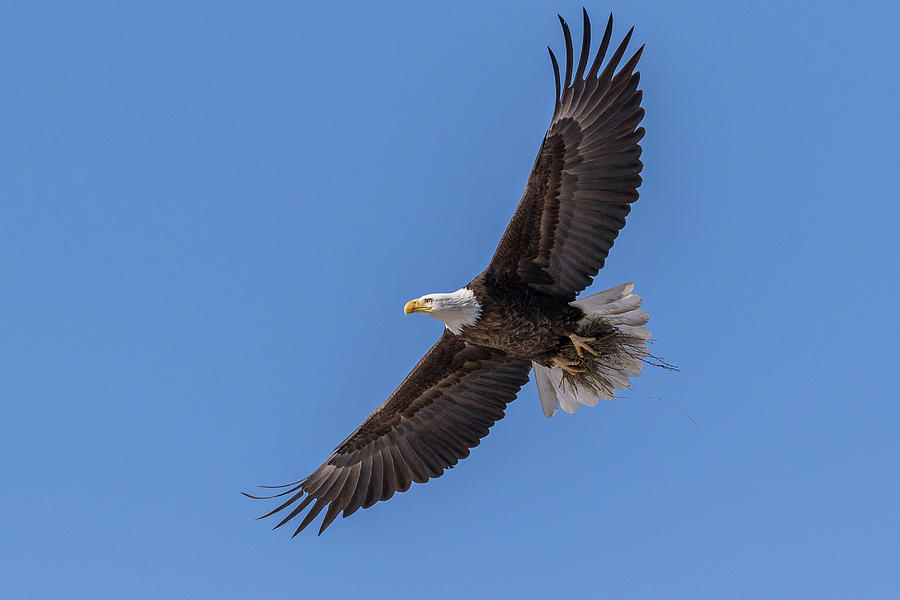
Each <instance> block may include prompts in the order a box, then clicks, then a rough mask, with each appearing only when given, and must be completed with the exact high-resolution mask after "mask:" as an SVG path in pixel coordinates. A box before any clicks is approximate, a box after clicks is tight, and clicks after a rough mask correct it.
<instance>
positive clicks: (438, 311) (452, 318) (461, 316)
mask: <svg viewBox="0 0 900 600" xmlns="http://www.w3.org/2000/svg"><path fill="white" fill-rule="evenodd" d="M423 297H428V298H433V299H434V305H433V307H432V308H431V310H427V311H425V313H424V314H426V315H428V316H430V317H434V318H435V319H440V320H441V321H443V322H444V325H446V326H447V329H449V330H450V331H451V332H453V333H455V334H457V335H459V334H460V333H461V332H462V329H463V327H469V326H472V325H474V324H475V323H477V322H478V318H479V317H480V316H481V304H479V303H478V299H477V298H476V297H475V292H473V291H472V290H470V289H468V288H461V289H458V290H456V291H455V292H451V293H449V294H428V296H423Z"/></svg>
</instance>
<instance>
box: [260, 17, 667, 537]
mask: <svg viewBox="0 0 900 600" xmlns="http://www.w3.org/2000/svg"><path fill="white" fill-rule="evenodd" d="M560 22H561V23H562V26H563V33H564V34H565V41H566V65H565V76H564V78H563V80H562V82H561V81H560V70H559V65H558V63H557V61H556V57H555V56H554V55H553V52H552V51H551V52H550V57H551V60H552V64H553V70H554V74H555V77H556V105H555V108H554V113H553V119H552V120H551V124H550V128H549V129H548V131H547V133H546V135H545V136H544V140H543V142H542V143H541V147H540V150H539V151H538V155H537V158H536V159H535V163H534V166H533V168H532V171H531V176H530V177H529V180H528V184H527V186H526V188H525V192H524V194H523V196H522V199H521V201H520V202H519V206H518V208H517V209H516V212H515V214H514V215H513V218H512V220H511V221H510V224H509V226H508V227H507V229H506V232H505V233H504V234H503V237H502V239H501V240H500V244H499V246H498V247H497V250H496V252H495V253H494V256H493V258H492V259H491V261H490V263H489V265H488V267H487V268H486V269H485V270H484V272H482V273H481V274H480V275H478V276H477V277H476V278H475V279H473V280H472V281H471V282H469V283H468V284H467V285H466V286H465V287H462V288H460V289H458V290H456V291H455V292H449V293H438V294H428V295H426V296H422V297H420V298H417V299H415V300H411V301H410V302H408V303H407V305H406V307H405V308H404V311H405V312H406V313H407V314H409V313H412V312H421V313H423V314H426V315H429V316H432V317H435V318H437V319H439V320H441V321H443V322H444V324H445V326H446V329H445V331H444V334H443V335H442V336H441V338H440V339H439V340H438V341H437V343H436V344H435V345H434V346H433V347H432V348H431V350H429V351H428V352H427V353H426V354H425V356H424V357H422V359H421V360H420V361H419V363H418V364H417V365H416V366H415V368H413V370H412V371H411V372H410V374H409V375H408V376H407V377H406V379H404V380H403V382H402V383H401V384H400V386H399V387H398V388H397V389H396V390H395V391H394V393H393V394H391V396H390V397H389V398H388V399H387V400H386V401H385V402H384V403H383V404H382V405H381V406H380V407H378V408H377V409H376V410H375V411H374V412H373V413H372V414H371V415H370V416H369V417H368V418H367V419H366V420H365V421H364V422H363V424H362V425H360V426H359V427H358V428H357V429H356V430H355V431H354V432H353V433H351V434H350V436H348V437H347V439H346V440H344V442H343V443H341V444H340V445H339V446H338V447H337V449H336V450H335V452H334V454H332V455H331V457H330V458H329V459H328V460H327V461H326V462H325V464H323V465H322V466H320V467H319V468H318V469H316V470H315V471H314V472H313V473H312V474H311V475H310V476H309V477H307V478H305V479H303V480H301V481H299V482H296V483H293V484H289V485H287V486H282V487H284V488H286V489H285V490H284V491H282V492H281V493H279V494H276V495H275V496H287V499H286V500H285V501H284V502H283V503H282V504H280V505H279V506H277V507H276V508H275V509H274V510H273V511H271V512H270V513H269V514H268V515H264V516H269V515H271V514H274V513H277V512H280V511H282V510H285V509H288V507H291V509H290V511H289V512H288V514H287V515H286V516H285V517H284V518H283V519H282V520H281V522H280V523H278V525H276V527H279V526H281V525H283V524H284V523H286V522H288V521H290V520H292V519H293V518H294V517H296V516H297V515H298V514H300V513H301V512H302V511H303V510H304V509H305V508H306V507H307V506H309V505H310V504H311V503H312V502H313V501H315V504H313V505H312V508H311V509H310V511H309V512H308V513H307V515H306V516H305V517H304V519H303V521H302V522H301V523H300V525H299V526H298V527H297V530H296V532H295V535H296V534H297V533H299V532H300V531H301V530H302V529H304V528H305V527H306V526H307V525H309V523H310V522H311V521H312V520H313V519H314V518H315V517H316V515H317V514H319V512H321V511H322V510H323V509H324V508H325V507H328V510H327V512H326V514H325V518H324V521H323V523H322V526H321V529H320V530H319V532H320V533H321V532H322V531H323V530H324V529H325V528H326V527H328V525H329V524H331V522H332V521H334V519H335V518H336V517H337V516H338V514H339V513H341V512H343V514H344V516H345V517H346V516H348V515H350V514H352V513H354V512H355V511H357V510H358V509H360V508H368V507H369V506H371V505H373V504H374V503H376V502H378V501H380V500H387V499H388V498H390V497H391V496H392V495H393V494H394V493H395V492H398V491H399V492H402V491H406V490H407V489H408V488H409V486H410V485H411V483H412V482H413V481H415V482H425V481H427V480H428V479H429V478H431V477H438V476H440V475H441V474H442V473H443V472H444V470H445V469H447V468H450V467H452V466H453V465H455V464H456V463H457V462H458V461H459V460H460V459H462V458H465V457H466V456H468V454H469V450H470V449H471V448H473V447H475V446H477V445H478V444H479V443H480V440H481V438H483V437H484V436H485V435H487V433H488V430H489V429H490V427H491V426H492V425H493V424H494V423H495V422H496V421H497V420H499V419H501V418H502V417H503V415H504V410H505V408H506V405H507V404H508V403H509V402H511V401H512V400H513V399H515V397H516V394H517V393H518V391H519V389H520V388H521V386H523V385H524V384H525V383H526V382H527V381H528V375H529V373H530V372H531V371H532V370H533V371H534V376H535V382H536V384H537V388H538V393H539V395H540V400H541V406H542V408H543V410H544V414H545V415H546V416H548V417H549V416H552V415H553V414H554V413H555V412H556V411H557V409H558V408H562V409H563V410H564V411H566V412H569V413H572V412H575V411H576V410H578V407H579V405H588V406H593V405H595V404H596V403H597V402H598V401H599V399H601V398H605V399H612V398H613V397H614V396H615V394H616V391H617V390H622V389H627V388H628V387H629V385H630V383H629V378H631V377H636V376H637V375H638V374H640V372H641V367H642V360H643V359H644V358H645V357H646V356H647V355H648V353H647V348H646V342H647V340H648V339H649V337H650V334H649V332H648V331H647V329H646V328H645V327H644V325H645V324H646V323H647V320H648V318H649V317H648V315H647V313H645V312H644V311H642V310H640V308H639V307H640V303H641V299H640V297H639V296H637V295H636V294H634V293H632V291H633V287H634V286H633V285H632V284H630V283H628V284H622V285H619V286H617V287H614V288H611V289H609V290H605V291H603V292H600V293H597V294H593V295H591V296H587V297H582V298H578V299H576V298H577V296H578V294H579V293H581V292H582V291H583V290H584V289H585V288H586V287H587V286H589V285H590V284H591V282H592V281H593V277H594V276H595V275H596V274H597V272H598V271H599V270H600V269H601V268H602V267H603V264H604V262H605V260H606V257H607V254H608V253H609V250H610V248H611V247H612V245H613V241H614V240H615V238H616V236H617V235H618V232H619V230H620V229H621V228H622V227H624V225H625V217H626V215H627V214H628V212H629V210H630V208H631V203H632V202H634V201H635V200H637V198H638V192H637V188H638V186H640V183H641V178H640V172H641V168H642V164H641V161H640V155H641V147H640V145H639V144H638V142H639V141H640V139H641V138H642V137H643V135H644V130H643V128H640V127H638V125H639V123H640V121H641V118H642V117H643V114H644V110H643V109H642V108H641V91H640V90H638V81H639V75H638V74H637V73H635V72H634V68H635V66H636V65H637V62H638V59H639V58H640V54H641V50H638V51H637V52H636V53H635V54H634V56H632V57H631V58H630V59H629V60H628V61H627V62H626V63H625V64H624V65H623V66H622V68H621V69H619V70H618V71H616V69H617V67H618V65H619V63H620V61H621V60H622V58H623V56H624V52H625V48H626V46H627V45H628V41H629V39H630V38H631V32H630V31H629V32H628V34H627V35H626V36H625V39H624V40H623V41H622V43H621V44H619V46H618V47H617V48H616V50H615V51H614V52H613V54H612V56H611V57H610V59H609V62H608V63H607V64H606V66H605V67H603V68H602V70H601V67H602V66H603V59H604V57H605V55H606V51H607V49H608V47H609V42H610V37H611V33H612V17H610V19H609V22H608V23H607V26H606V30H605V32H604V35H603V39H602V40H601V42H600V47H599V50H598V51H597V54H596V56H595V58H594V60H593V61H592V62H590V65H589V58H590V57H589V52H590V45H591V44H590V42H591V40H590V23H589V20H588V17H587V13H586V12H585V13H584V39H583V43H582V48H581V53H580V56H579V57H578V62H577V66H576V62H575V56H574V52H573V46H572V39H571V34H570V31H569V28H568V25H567V24H566V23H565V21H563V19H562V18H561V17H560ZM573 70H574V74H573ZM275 496H270V497H275Z"/></svg>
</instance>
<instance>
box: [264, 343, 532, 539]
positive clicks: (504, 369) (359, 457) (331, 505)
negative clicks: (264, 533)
mask: <svg viewBox="0 0 900 600" xmlns="http://www.w3.org/2000/svg"><path fill="white" fill-rule="evenodd" d="M530 369H531V363H530V362H529V361H527V360H523V359H519V358H513V357H510V356H507V355H506V354H505V353H503V352H501V351H499V350H493V349H491V348H484V347H481V346H473V345H470V344H467V343H466V342H464V341H462V340H461V339H460V338H459V337H458V336H456V335H453V334H451V333H449V332H445V333H444V335H443V337H441V339H439V340H438V342H437V343H436V344H435V345H434V346H432V348H431V350H429V351H428V353H427V354H426V355H425V356H424V357H422V360H420V361H419V364H417V365H416V366H415V368H414V369H413V370H412V371H411V372H410V374H409V375H407V376H406V379H404V380H403V383H401V384H400V387H398V388H397V389H396V390H395V391H394V393H393V394H391V395H390V397H389V398H388V399H387V400H386V401H385V403H384V404H382V405H381V406H379V407H378V408H377V409H376V410H375V412H373V413H372V414H371V415H369V417H368V418H367V419H366V420H365V421H364V422H363V424H362V425H360V426H359V427H358V428H357V429H356V431H354V432H353V433H352V434H350V436H349V437H348V438H347V439H346V440H344V442H343V443H341V445H340V446H338V447H337V449H336V450H335V452H334V454H332V455H331V457H330V458H329V459H328V460H327V461H325V464H323V465H322V466H321V467H319V468H318V469H316V470H315V471H314V472H313V474H312V475H310V476H309V477H307V478H306V479H304V480H302V481H299V482H296V483H294V484H289V485H288V486H281V487H287V488H288V489H287V490H286V491H284V492H282V493H280V494H277V495H276V496H268V497H269V498H274V497H277V496H285V495H290V497H289V498H288V500H287V501H286V502H284V503H283V504H281V505H280V506H278V507H277V508H276V509H275V510H273V511H272V512H270V513H268V514H266V515H263V516H262V517H260V518H264V517H268V516H269V515H273V514H275V513H277V512H279V511H282V510H284V509H286V508H288V507H291V506H292V505H294V504H296V506H294V507H293V508H292V510H291V511H290V512H289V513H288V514H287V516H286V517H284V519H283V520H282V521H281V522H280V523H279V524H278V525H276V528H277V527H280V526H281V525H284V524H285V523H287V522H288V521H290V520H291V519H293V518H294V517H296V516H297V515H298V514H300V512H301V511H302V510H303V509H304V508H306V507H307V506H308V505H309V504H310V503H311V502H312V501H313V500H315V504H313V506H312V509H310V511H309V513H307V515H306V516H305V518H304V519H303V521H302V522H301V523H300V525H299V526H298V527H297V530H296V531H295V532H294V535H297V534H298V533H300V531H302V530H303V528H305V527H306V526H307V525H309V523H310V522H311V521H312V520H313V519H314V518H315V517H316V515H318V514H319V512H320V511H321V510H322V509H323V508H325V506H326V505H327V506H328V511H327V512H326V513H325V520H324V521H323V522H322V527H321V528H320V529H319V533H322V531H324V530H325V528H326V527H328V526H329V525H330V524H331V522H332V521H334V519H335V518H336V517H337V515H338V513H339V512H341V511H344V516H345V517H346V516H349V515H351V514H353V513H354V512H356V511H357V510H358V509H359V508H360V507H362V508H369V507H370V506H372V505H373V504H375V503H376V502H378V501H379V500H387V499H388V498H390V497H391V496H393V495H394V492H405V491H406V490H407V489H409V486H410V484H411V482H413V481H415V482H417V483H424V482H426V481H428V479H429V478H431V477H440V475H441V474H442V473H443V472H444V469H446V468H448V467H452V466H453V465H455V464H456V463H457V462H458V461H459V460H460V459H462V458H465V457H466V456H468V455H469V449H470V448H474V447H475V446H477V445H478V444H479V442H480V440H481V438H483V437H484V436H486V435H487V434H488V429H489V428H490V427H491V426H492V425H493V424H494V423H495V422H496V421H498V420H500V419H502V418H503V416H504V409H505V408H506V405H507V404H508V403H509V402H511V401H512V400H513V399H515V397H516V394H517V393H518V391H519V388H520V387H522V386H523V385H524V384H525V383H526V382H527V381H528V371H529V370H530ZM247 495H248V496H249V494H247ZM304 496H305V497H304ZM251 497H256V496H251Z"/></svg>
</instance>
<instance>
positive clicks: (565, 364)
mask: <svg viewBox="0 0 900 600" xmlns="http://www.w3.org/2000/svg"><path fill="white" fill-rule="evenodd" d="M553 363H554V364H555V365H556V366H557V367H559V368H560V369H562V370H563V371H565V372H566V373H568V374H569V375H578V374H579V373H584V369H582V368H581V367H579V366H578V361H577V360H566V359H564V358H563V357H561V356H554V357H553Z"/></svg>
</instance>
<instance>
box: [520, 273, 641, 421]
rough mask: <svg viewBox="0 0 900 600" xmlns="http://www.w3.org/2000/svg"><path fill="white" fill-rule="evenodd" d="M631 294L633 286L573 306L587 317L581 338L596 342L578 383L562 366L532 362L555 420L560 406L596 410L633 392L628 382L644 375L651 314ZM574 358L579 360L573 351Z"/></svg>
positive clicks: (581, 323) (569, 409)
mask: <svg viewBox="0 0 900 600" xmlns="http://www.w3.org/2000/svg"><path fill="white" fill-rule="evenodd" d="M633 290H634V284H633V283H631V282H629V283H623V284H622V285H619V286H616V287H614V288H612V289H609V290H605V291H603V292H600V293H599V294H594V295H592V296H587V297H585V298H581V299H580V300H576V301H575V302H572V303H571V304H572V306H576V307H578V308H580V309H581V310H583V311H584V314H585V317H584V318H583V319H582V320H581V321H579V322H578V326H579V330H578V334H579V335H582V336H584V337H593V338H596V340H597V341H596V342H593V343H591V346H592V347H593V348H595V349H596V350H597V351H598V352H597V356H596V357H589V356H588V355H587V354H585V356H584V357H583V358H582V359H581V361H582V366H583V367H584V369H585V373H584V376H581V375H579V376H578V379H575V378H574V377H572V376H571V375H569V374H568V373H565V372H564V371H563V370H562V369H560V368H559V367H552V368H551V367H545V366H544V365H540V364H538V363H532V365H533V366H534V376H535V380H536V382H537V388H538V395H539V396H540V398H541V407H542V408H543V409H544V415H545V416H547V417H552V416H553V415H554V414H556V411H557V410H558V409H559V408H560V407H562V409H563V410H564V411H565V412H567V413H574V412H575V411H577V410H578V407H579V405H580V404H584V405H585V406H596V405H597V403H598V402H599V401H600V399H601V398H602V399H604V400H612V399H613V398H614V397H615V395H616V391H617V390H626V389H628V388H629V387H631V382H630V381H629V380H628V378H629V377H637V376H638V375H640V374H641V369H642V367H643V366H644V362H643V359H644V358H645V357H647V356H648V355H649V350H648V349H647V340H649V339H650V331H649V330H648V329H647V328H646V327H644V325H645V324H646V323H647V321H648V320H649V319H650V315H648V314H647V313H646V312H644V311H643V310H641V309H640V306H641V297H640V296H638V295H637V294H634V293H632V291H633ZM571 353H572V356H571V358H575V355H574V348H572V350H571Z"/></svg>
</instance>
